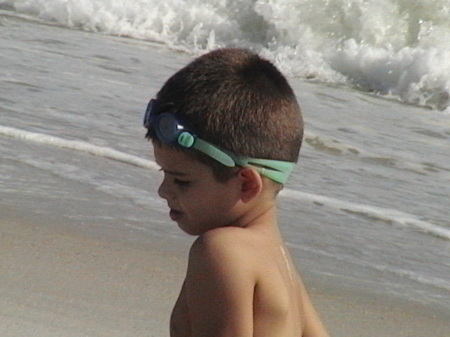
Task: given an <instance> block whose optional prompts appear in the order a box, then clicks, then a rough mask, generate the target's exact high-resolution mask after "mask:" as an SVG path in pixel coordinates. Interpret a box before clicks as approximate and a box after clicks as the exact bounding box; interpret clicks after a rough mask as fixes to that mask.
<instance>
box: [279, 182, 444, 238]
mask: <svg viewBox="0 0 450 337" xmlns="http://www.w3.org/2000/svg"><path fill="white" fill-rule="evenodd" d="M280 195H281V196H283V197H286V198H290V199H294V200H299V201H309V202H316V203H319V204H321V205H324V206H326V207H331V208H334V209H337V210H342V211H347V212H352V213H359V214H362V215H364V216H367V217H371V218H374V219H377V220H380V221H385V222H392V223H396V224H399V225H403V226H409V227H413V228H416V229H418V230H419V231H421V232H424V233H427V234H430V235H433V236H435V237H438V238H442V239H446V240H450V230H449V229H446V228H443V227H440V226H437V225H434V224H432V223H429V222H426V221H422V220H420V219H418V218H417V217H416V216H414V215H411V214H408V213H404V212H401V211H398V210H395V209H388V208H381V207H375V206H370V205H363V204H356V203H353V202H349V201H344V200H338V199H334V198H330V197H326V196H321V195H317V194H312V193H306V192H300V191H295V190H291V189H288V188H285V189H283V190H282V191H281V193H280Z"/></svg>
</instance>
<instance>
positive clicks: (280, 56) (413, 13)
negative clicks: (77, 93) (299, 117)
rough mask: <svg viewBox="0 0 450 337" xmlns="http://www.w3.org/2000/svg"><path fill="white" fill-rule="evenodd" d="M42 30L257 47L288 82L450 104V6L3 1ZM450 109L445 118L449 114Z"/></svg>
mask: <svg viewBox="0 0 450 337" xmlns="http://www.w3.org/2000/svg"><path fill="white" fill-rule="evenodd" d="M0 5H1V6H3V8H10V9H13V10H15V11H16V12H19V13H25V14H28V15H30V16H33V17H38V18H40V19H41V20H43V21H45V22H53V23H56V24H59V25H63V26H67V27H72V28H77V29H83V30H87V31H92V32H102V33H106V34H112V35H119V36H129V37H133V38H137V39H146V40H151V41H157V42H161V43H164V44H166V45H168V46H170V47H172V48H176V49H180V50H184V51H186V52H190V53H200V52H203V51H206V50H210V49H212V48H217V47H224V46H243V47H250V48H253V49H254V50H256V51H258V52H260V53H261V54H263V55H264V56H266V57H267V58H269V59H271V60H273V61H275V62H276V63H277V64H278V66H279V67H280V68H281V69H282V70H283V71H284V72H285V73H286V74H287V75H290V76H298V77H303V78H314V79H316V80H319V81H325V82H330V83H344V84H349V85H352V86H354V87H356V88H360V89H363V90H367V91H371V92H376V93H379V94H382V95H386V96H389V97H395V98H399V99H401V100H403V101H405V102H410V103H414V104H419V105H423V106H430V107H432V108H437V109H440V110H445V109H447V108H448V107H449V106H450V19H449V18H450V6H449V2H448V0H433V1H429V0H416V1H410V0H352V1H348V0H333V1H325V0H302V1H299V0H239V1H238V0H216V1H207V0H203V1H202V0H165V1H161V0H128V1H117V0H84V1H79V0H0ZM447 111H448V110H447Z"/></svg>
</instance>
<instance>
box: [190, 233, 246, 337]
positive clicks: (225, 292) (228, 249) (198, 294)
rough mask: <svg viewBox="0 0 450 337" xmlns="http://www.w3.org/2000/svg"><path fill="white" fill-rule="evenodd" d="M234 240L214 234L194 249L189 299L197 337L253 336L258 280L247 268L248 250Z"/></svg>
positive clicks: (191, 254)
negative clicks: (255, 294)
mask: <svg viewBox="0 0 450 337" xmlns="http://www.w3.org/2000/svg"><path fill="white" fill-rule="evenodd" d="M232 238H233V236H230V235H227V233H223V230H219V231H217V230H213V231H210V232H207V233H205V234H203V235H202V236H201V237H199V238H198V239H197V241H196V242H195V243H194V244H193V246H192V248H191V252H190V255H189V265H188V271H187V277H186V295H187V297H186V298H187V304H188V307H189V317H190V322H191V328H192V335H193V336H195V337H220V336H223V337H225V336H226V337H228V336H236V337H251V336H253V290H254V282H255V280H254V276H253V275H252V272H251V271H249V270H248V268H243V266H244V265H245V264H246V256H245V252H243V251H244V249H242V248H241V249H239V247H237V246H239V245H237V244H236V240H235V239H234V240H233V239H232ZM232 241H234V242H232Z"/></svg>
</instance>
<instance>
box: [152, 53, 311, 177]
mask: <svg viewBox="0 0 450 337" xmlns="http://www.w3.org/2000/svg"><path fill="white" fill-rule="evenodd" d="M156 103H157V104H156V105H155V107H154V109H155V111H154V113H155V115H160V114H162V113H165V112H170V113H172V114H175V115H176V116H178V117H180V118H182V120H183V121H184V122H186V123H188V124H189V127H190V128H191V129H192V130H193V131H194V132H195V135H196V136H197V137H198V138H200V139H202V140H205V141H207V142H209V143H212V144H214V145H215V146H217V147H219V148H220V149H222V150H225V151H228V152H231V153H233V154H235V155H237V156H239V157H251V158H263V159H272V160H278V161H286V162H297V159H298V154H299V151H300V146H301V143H302V137H303V121H302V117H301V112H300V107H299V105H298V103H297V100H296V97H295V94H294V92H293V90H292V89H291V87H290V86H289V84H288V83H287V81H286V79H285V78H284V76H283V75H282V74H281V73H280V72H279V71H278V70H277V69H276V68H275V66H274V65H272V64H271V63H270V62H269V61H267V60H264V59H262V58H260V57H259V56H258V55H256V54H254V53H252V52H250V51H248V50H243V49H219V50H215V51H213V52H210V53H208V54H205V55H203V56H201V57H199V58H197V59H196V60H194V61H193V62H192V63H190V64H188V65H187V66H186V67H185V68H183V69H181V70H180V71H178V72H177V73H176V74H175V75H173V76H172V77H171V78H170V79H169V80H168V81H167V82H166V83H165V85H164V86H163V87H162V89H161V90H160V91H159V92H158V94H157V97H156ZM146 137H147V138H149V139H152V140H154V141H157V142H158V141H159V140H158V137H157V136H156V134H155V132H154V130H153V128H149V131H148V133H147V135H146ZM180 149H181V147H180ZM189 151H190V152H191V153H192V155H193V156H194V157H195V158H196V159H198V160H200V161H202V162H204V163H207V164H209V165H211V166H212V167H213V170H214V171H215V173H216V176H217V177H218V178H221V177H222V178H223V177H224V176H225V177H226V175H227V174H226V172H227V171H228V172H229V170H227V169H226V166H224V165H222V164H220V163H219V162H217V161H216V160H214V159H212V158H210V157H209V156H206V155H204V154H203V153H201V152H199V151H192V150H189Z"/></svg>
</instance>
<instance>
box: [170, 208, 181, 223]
mask: <svg viewBox="0 0 450 337" xmlns="http://www.w3.org/2000/svg"><path fill="white" fill-rule="evenodd" d="M169 215H170V219H172V221H177V220H178V219H179V218H181V216H182V215H183V213H182V212H180V211H177V210H174V209H170V213H169Z"/></svg>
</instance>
